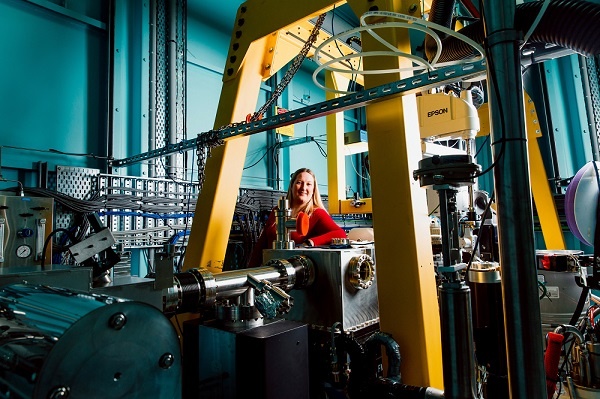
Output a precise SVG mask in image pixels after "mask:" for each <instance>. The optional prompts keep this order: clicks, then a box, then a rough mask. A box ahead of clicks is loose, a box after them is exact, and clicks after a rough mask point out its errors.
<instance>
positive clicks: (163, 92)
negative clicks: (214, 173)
mask: <svg viewBox="0 0 600 399" xmlns="http://www.w3.org/2000/svg"><path fill="white" fill-rule="evenodd" d="M186 4H187V2H186V1H185V0H176V5H175V7H174V8H175V13H176V15H171V8H170V5H169V3H168V2H167V1H166V0H157V5H156V109H155V112H154V115H155V123H156V147H157V148H160V147H164V146H166V145H167V144H169V142H170V141H171V135H175V137H174V140H173V141H174V142H179V141H181V140H184V139H185V138H186V137H185V136H186V135H185V110H186V108H185V107H186V95H185V87H186V73H185V71H186V62H185V59H186V57H185V52H186V20H187V17H186V12H185V10H186V8H187V7H186ZM171 24H175V26H174V27H173V30H174V32H175V38H174V39H173V40H172V38H171V37H170V35H169V33H170V32H171V28H172V26H171ZM173 42H174V43H173ZM173 44H175V46H176V51H175V54H176V55H175V59H171V56H170V52H169V49H170V46H171V45H173ZM171 65H174V69H175V74H174V75H173V76H174V77H175V82H171V81H170V77H171V76H172V75H171V74H170V72H169V68H170V66H171ZM171 90H172V91H174V93H171ZM171 107H175V109H174V110H172V109H171ZM171 115H174V116H175V120H171ZM169 159H171V158H169ZM173 159H174V160H175V162H174V164H170V162H169V161H168V160H167V159H164V158H163V159H162V161H159V162H157V163H156V166H155V175H157V176H167V175H168V171H167V170H165V169H168V168H169V167H174V169H175V171H176V172H175V176H176V177H178V178H182V177H183V173H184V172H183V168H184V155H183V154H176V155H175V156H173Z"/></svg>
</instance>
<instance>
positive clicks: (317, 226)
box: [248, 168, 346, 267]
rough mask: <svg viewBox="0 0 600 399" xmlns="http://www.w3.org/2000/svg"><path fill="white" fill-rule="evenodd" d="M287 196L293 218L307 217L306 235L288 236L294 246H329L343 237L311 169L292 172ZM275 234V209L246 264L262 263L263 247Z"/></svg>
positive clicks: (264, 247) (274, 237)
mask: <svg viewBox="0 0 600 399" xmlns="http://www.w3.org/2000/svg"><path fill="white" fill-rule="evenodd" d="M287 198H288V200H289V203H290V207H291V209H292V215H291V216H292V217H296V216H298V214H299V213H300V212H304V213H305V214H307V215H308V216H309V226H308V232H307V233H306V234H305V235H301V234H299V233H298V232H296V231H294V232H292V233H291V234H290V238H291V239H292V240H294V243H295V244H296V245H297V246H309V247H314V246H319V245H329V244H330V243H331V239H333V238H346V232H345V231H344V230H343V229H342V228H341V227H340V226H338V225H337V224H336V223H335V221H334V220H333V219H332V218H331V216H330V215H329V213H328V212H327V210H325V206H324V205H323V201H322V200H321V194H319V188H318V186H317V178H316V176H315V174H314V173H313V171H312V170H310V169H308V168H300V169H298V170H297V171H296V172H294V173H293V174H292V177H291V179H290V185H289V187H288V192H287ZM276 236H277V232H276V227H275V212H274V211H271V214H270V215H269V218H268V219H267V223H266V224H265V228H264V229H263V231H262V233H261V235H260V237H259V239H258V241H257V243H256V245H255V246H254V249H253V250H252V255H251V256H250V261H249V262H248V267H256V266H260V265H261V262H262V250H263V249H268V248H270V247H271V244H272V243H273V241H275V239H276Z"/></svg>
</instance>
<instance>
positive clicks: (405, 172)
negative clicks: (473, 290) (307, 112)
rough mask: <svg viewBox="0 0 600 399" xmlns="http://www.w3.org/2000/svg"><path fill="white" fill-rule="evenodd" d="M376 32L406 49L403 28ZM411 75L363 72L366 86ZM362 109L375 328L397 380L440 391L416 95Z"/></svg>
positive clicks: (369, 66) (377, 60) (370, 42)
mask: <svg viewBox="0 0 600 399" xmlns="http://www.w3.org/2000/svg"><path fill="white" fill-rule="evenodd" d="M348 4H350V5H351V6H352V8H353V9H354V11H355V13H356V14H357V15H362V14H363V13H364V12H366V11H368V8H373V7H377V9H379V10H382V11H393V12H399V13H403V14H411V11H412V15H415V14H417V13H419V7H418V3H416V4H415V3H414V2H413V1H406V0H401V1H393V0H374V1H372V2H369V3H365V2H364V1H358V0H349V1H348ZM411 6H412V7H411ZM367 7H368V8H367ZM415 16H416V15H415ZM377 34H378V35H380V36H381V37H383V38H384V39H386V40H387V41H388V42H389V43H392V44H393V45H396V46H397V47H398V48H399V49H400V50H402V51H404V52H409V53H410V52H411V50H410V41H409V35H408V32H407V31H400V30H396V29H378V30H377ZM361 40H362V49H363V51H375V50H380V49H382V45H381V44H380V43H379V42H377V41H376V40H375V39H373V38H372V37H370V36H369V35H368V34H363V35H362V38H361ZM363 64H364V65H363V69H364V70H376V69H399V68H400V67H405V68H406V67H410V66H411V62H410V61H409V60H407V59H401V58H398V57H385V58H384V57H367V58H365V59H364V60H363ZM410 74H412V73H411V72H405V73H392V74H373V75H366V76H365V86H366V87H367V88H369V87H373V86H377V85H381V84H384V83H388V82H392V81H395V80H399V79H402V78H406V77H409V76H410ZM366 115H367V130H368V132H369V161H370V167H371V187H372V197H373V226H374V230H375V248H376V252H377V277H376V278H377V279H378V283H377V284H378V289H379V307H380V319H381V329H382V330H383V331H385V332H388V333H391V334H392V336H393V338H394V339H395V340H396V341H397V342H398V343H399V345H400V351H401V353H402V358H403V362H402V366H401V371H402V379H403V382H405V383H407V384H411V385H417V386H432V387H436V388H440V389H442V388H443V375H442V374H443V373H442V355H441V336H440V335H441V329H440V318H439V307H438V302H437V287H436V282H435V274H434V268H433V254H432V248H431V236H430V232H429V218H428V214H427V199H426V193H425V189H423V188H421V187H420V186H419V183H418V182H416V181H415V180H413V178H412V172H413V171H414V170H415V169H418V161H419V160H420V159H421V143H420V134H419V123H418V118H417V115H418V114H417V103H416V98H415V95H406V96H402V97H399V98H393V99H390V100H386V101H382V102H377V103H374V104H369V105H368V106H367V107H366Z"/></svg>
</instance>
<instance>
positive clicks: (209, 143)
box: [196, 14, 325, 194]
mask: <svg viewBox="0 0 600 399" xmlns="http://www.w3.org/2000/svg"><path fill="white" fill-rule="evenodd" d="M323 21H325V14H321V15H319V18H318V19H317V22H316V24H315V27H314V29H313V30H312V32H311V33H310V36H309V37H308V40H307V41H306V42H305V43H304V46H303V47H302V50H300V53H299V54H298V55H297V56H296V58H294V61H292V64H291V65H290V68H289V69H288V70H287V71H286V73H285V75H284V76H283V78H282V79H281V82H279V84H278V85H277V87H276V88H275V90H273V95H272V96H271V98H270V99H269V100H268V101H267V102H266V103H265V104H264V105H263V106H262V107H260V109H259V110H258V111H256V112H255V113H254V114H252V116H251V117H250V119H249V122H254V121H257V120H259V119H260V118H261V117H262V115H263V114H264V113H265V111H266V110H267V109H268V108H269V107H270V106H271V105H272V104H273V103H274V102H275V101H277V99H278V98H279V96H280V95H281V93H283V90H285V88H286V87H287V85H288V84H289V83H290V81H291V80H292V78H293V77H294V75H295V74H296V72H297V71H298V69H300V65H302V62H303V61H304V60H305V59H306V54H308V50H310V48H311V47H312V45H313V44H314V43H315V42H316V41H317V37H318V36H319V31H320V30H321V26H322V25H323ZM239 124H240V123H238V122H236V123H230V124H228V125H226V126H222V127H220V128H219V129H216V130H215V129H213V130H210V131H208V132H206V133H200V134H199V135H198V138H197V141H196V153H197V158H196V165H197V166H198V194H199V193H201V192H202V186H203V185H204V179H205V178H206V174H205V173H204V169H205V167H206V159H207V158H210V154H211V150H212V149H213V148H215V147H218V146H220V145H223V144H224V143H225V142H224V141H223V140H222V139H220V138H219V133H220V132H222V131H223V130H225V129H230V128H232V127H235V126H237V125H239Z"/></svg>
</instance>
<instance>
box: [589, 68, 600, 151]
mask: <svg viewBox="0 0 600 399" xmlns="http://www.w3.org/2000/svg"><path fill="white" fill-rule="evenodd" d="M598 58H599V57H587V58H586V64H587V70H588V77H589V83H590V92H591V94H592V109H593V110H594V120H593V121H591V122H592V123H594V126H595V127H596V145H598V147H600V83H599V82H598V75H599V74H598Z"/></svg>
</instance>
